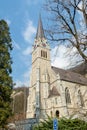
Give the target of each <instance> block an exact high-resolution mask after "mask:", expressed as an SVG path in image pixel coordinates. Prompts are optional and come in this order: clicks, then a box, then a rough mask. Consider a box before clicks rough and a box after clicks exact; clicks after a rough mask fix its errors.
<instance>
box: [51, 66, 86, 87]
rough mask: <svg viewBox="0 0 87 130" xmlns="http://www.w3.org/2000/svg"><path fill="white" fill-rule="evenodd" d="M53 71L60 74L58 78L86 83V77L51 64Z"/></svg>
mask: <svg viewBox="0 0 87 130" xmlns="http://www.w3.org/2000/svg"><path fill="white" fill-rule="evenodd" d="M52 69H53V71H54V72H55V73H56V74H59V75H60V79H61V80H64V81H69V82H73V83H79V84H82V85H87V78H85V77H84V76H83V75H81V74H78V73H75V72H71V71H69V70H64V69H60V68H56V67H53V66H52Z"/></svg>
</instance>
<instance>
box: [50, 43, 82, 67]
mask: <svg viewBox="0 0 87 130" xmlns="http://www.w3.org/2000/svg"><path fill="white" fill-rule="evenodd" d="M51 57H52V60H51V61H52V66H55V67H59V68H63V69H67V68H70V67H73V66H75V65H77V64H79V63H81V62H79V61H82V58H81V57H80V55H78V52H77V50H76V48H75V47H72V46H71V47H66V46H64V45H59V46H56V47H55V48H53V49H52V51H51Z"/></svg>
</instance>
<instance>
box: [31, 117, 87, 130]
mask: <svg viewBox="0 0 87 130" xmlns="http://www.w3.org/2000/svg"><path fill="white" fill-rule="evenodd" d="M86 129H87V122H85V121H83V120H80V119H77V118H76V119H67V118H60V119H59V120H58V130H86ZM33 130H53V119H52V118H50V117H49V118H48V119H47V120H44V121H43V122H40V123H39V124H38V125H35V126H34V127H33Z"/></svg>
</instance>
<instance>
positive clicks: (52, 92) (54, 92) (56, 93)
mask: <svg viewBox="0 0 87 130" xmlns="http://www.w3.org/2000/svg"><path fill="white" fill-rule="evenodd" d="M53 96H60V94H59V92H58V90H57V89H56V87H55V86H54V87H53V88H52V90H50V92H49V96H48V98H50V97H53Z"/></svg>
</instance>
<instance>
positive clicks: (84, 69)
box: [69, 62, 87, 75]
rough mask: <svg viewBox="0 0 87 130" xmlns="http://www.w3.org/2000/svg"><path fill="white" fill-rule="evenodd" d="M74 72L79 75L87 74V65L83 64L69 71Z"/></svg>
mask: <svg viewBox="0 0 87 130" xmlns="http://www.w3.org/2000/svg"><path fill="white" fill-rule="evenodd" d="M69 70H70V71H72V72H75V73H79V74H82V75H85V74H87V63H85V62H83V63H82V64H80V65H78V66H75V67H73V68H70V69H69Z"/></svg>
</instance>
